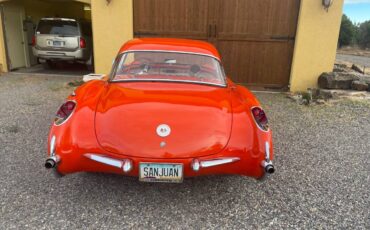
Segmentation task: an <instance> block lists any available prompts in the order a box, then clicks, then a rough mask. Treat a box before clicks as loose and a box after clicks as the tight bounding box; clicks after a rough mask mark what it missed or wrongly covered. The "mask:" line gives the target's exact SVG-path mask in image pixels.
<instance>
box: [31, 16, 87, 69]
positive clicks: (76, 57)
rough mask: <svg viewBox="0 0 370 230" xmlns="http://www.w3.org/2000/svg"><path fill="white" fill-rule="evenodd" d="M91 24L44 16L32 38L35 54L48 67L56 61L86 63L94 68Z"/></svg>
mask: <svg viewBox="0 0 370 230" xmlns="http://www.w3.org/2000/svg"><path fill="white" fill-rule="evenodd" d="M91 37H92V33H91V24H90V23H88V22H78V21H76V20H75V19H69V18H42V19H41V20H40V22H39V23H38V26H37V28H36V34H35V36H34V37H33V40H32V46H33V54H34V55H35V56H36V57H37V58H38V60H39V62H40V63H43V64H44V65H45V66H46V67H49V68H50V67H53V65H54V63H55V62H58V61H69V62H80V63H86V64H87V65H88V67H90V68H92V65H93V61H92V60H93V58H92V39H91Z"/></svg>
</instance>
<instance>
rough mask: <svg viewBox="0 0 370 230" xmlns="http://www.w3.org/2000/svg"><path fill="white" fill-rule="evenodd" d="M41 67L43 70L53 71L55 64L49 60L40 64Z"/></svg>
mask: <svg viewBox="0 0 370 230" xmlns="http://www.w3.org/2000/svg"><path fill="white" fill-rule="evenodd" d="M42 66H43V67H44V69H53V68H54V66H55V63H53V62H52V61H50V60H47V61H45V62H44V63H42Z"/></svg>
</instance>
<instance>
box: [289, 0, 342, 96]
mask: <svg viewBox="0 0 370 230" xmlns="http://www.w3.org/2000/svg"><path fill="white" fill-rule="evenodd" d="M343 1H344V0H334V3H333V5H332V6H331V7H330V8H329V11H328V12H327V11H326V10H324V8H323V6H322V5H321V0H301V7H300V13H299V19H298V27H297V35H296V41H295V47H294V55H293V63H292V70H291V76H290V90H291V91H293V92H295V91H305V90H307V88H313V87H317V79H318V77H319V75H320V74H321V73H322V72H327V71H332V69H333V65H334V62H335V55H336V49H337V43H338V36H339V28H340V22H341V17H342V7H343Z"/></svg>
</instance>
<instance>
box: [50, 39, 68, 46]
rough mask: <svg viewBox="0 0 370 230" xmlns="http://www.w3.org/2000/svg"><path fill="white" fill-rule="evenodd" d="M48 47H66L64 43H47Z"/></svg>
mask: <svg viewBox="0 0 370 230" xmlns="http://www.w3.org/2000/svg"><path fill="white" fill-rule="evenodd" d="M47 44H48V46H55V47H62V46H63V45H64V42H63V41H51V40H49V41H47Z"/></svg>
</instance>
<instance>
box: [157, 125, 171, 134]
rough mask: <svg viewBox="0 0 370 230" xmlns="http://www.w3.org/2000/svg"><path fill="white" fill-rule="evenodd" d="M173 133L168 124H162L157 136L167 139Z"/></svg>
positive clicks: (158, 128)
mask: <svg viewBox="0 0 370 230" xmlns="http://www.w3.org/2000/svg"><path fill="white" fill-rule="evenodd" d="M170 133H171V128H170V126H168V125H166V124H161V125H159V126H158V127H157V134H158V136H160V137H167V136H168V135H170Z"/></svg>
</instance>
